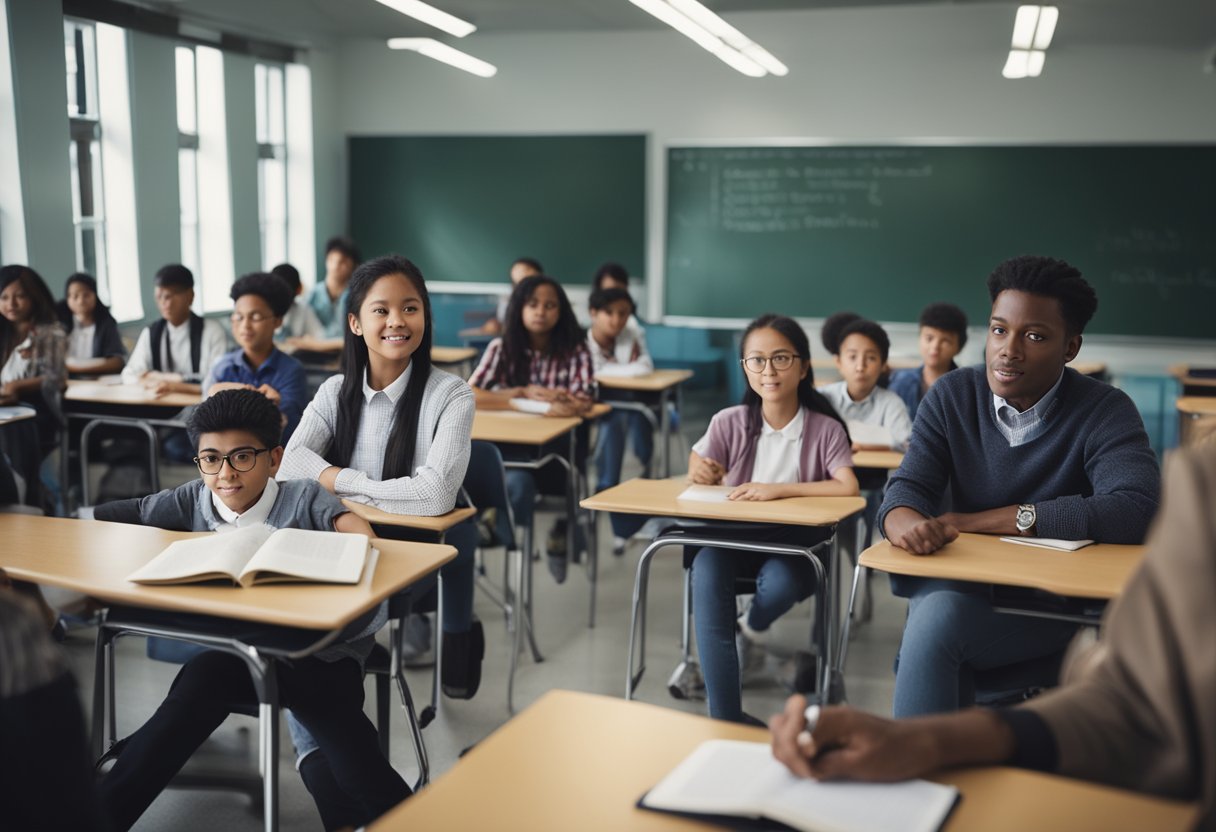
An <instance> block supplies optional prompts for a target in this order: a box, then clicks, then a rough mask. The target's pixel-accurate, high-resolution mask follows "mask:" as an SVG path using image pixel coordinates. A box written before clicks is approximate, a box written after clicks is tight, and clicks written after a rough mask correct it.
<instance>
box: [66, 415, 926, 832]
mask: <svg viewBox="0 0 1216 832" xmlns="http://www.w3.org/2000/svg"><path fill="white" fill-rule="evenodd" d="M686 410H687V412H686V414H685V417H686V418H685V423H684V433H685V435H686V436H688V437H691V438H693V439H695V438H696V437H697V436H699V435H700V434H699V431H700V430H702V429H703V428H704V425H705V423H706V422H707V421H708V417H709V416H710V415H712V405H711V404H709V403H708V402H704V401H699V400H698V397H695V396H690V397H689V403H688V405H687V406H686ZM682 453H683V451H680V450H676V451H675V454H676V458H677V459H678V458H680V457H681V455H682ZM681 467H682V465H681ZM633 473H636V468H635V469H633ZM552 520H553V516H552V515H541V516H540V517H539V519H538V531H540V532H544V531H546V530H547V527H548V524H550V523H551V522H552ZM538 539H540V540H544V536H543V535H538ZM644 545H645V541H644V540H642V539H640V538H638V539H635V540H634V541H633V542H632V543H631V545H630V547H629V550H628V551H627V553H626V555H625V556H624V557H623V558H614V557H612V556H611V555H610V554H608V553H609V551H610V537H609V535H608V532H607V523H606V521H601V524H600V551H601V552H602V553H604V554H603V557H602V559H601V564H600V580H599V593H598V598H599V611H598V619H597V622H596V626H595V628H594V629H590V628H588V627H587V604H588V597H589V592H588V586H589V583H588V581H587V578H586V573H585V571H584V570H582V569H579V568H572V570H571V573H570V577H569V579H568V580H567V581H566V583H565V584H564V585H562V586H557V585H556V584H555V583H554V582H553V581H552V579H551V578H550V577H549V575H548V573H547V571H546V570H545V569H544V562H543V560H542V561H540V562H538V563H537V564H536V566H537V569H536V582H535V583H536V623H537V637H538V640H539V642H540V648H541V650H542V652H543V653H544V656H545V660H544V662H542V663H540V664H535V663H533V662H532V660H531V657H530V656H528V655H525V656H524V657H523V658H521V661H520V667H519V671H518V676H517V680H516V689H515V699H516V704H517V706H518V707H521V708H522V707H526V706H527V705H528V704H529V703H530V702H532V701H533V700H535V699H536V698H537V697H538V696H540V695H541V694H542V693H544V692H545V691H547V690H550V689H553V688H567V689H573V690H582V691H592V692H596V693H602V694H606V695H610V696H621V695H622V694H623V692H624V679H625V658H626V655H625V651H626V642H627V640H628V628H629V604H630V596H631V592H632V586H633V575H634V570H635V567H636V564H637V559H638V555H639V554H640V552H641V550H642V548H643V546H644ZM500 559H501V553H500V552H494V551H491V552H490V553H489V555H488V558H487V563H488V566H489V572H490V574H491V575H500V574H501V567H500V564H501V560H500ZM872 586H873V588H874V615H873V619H872V620H871V621H870V622H868V623H866V624H865V625H864V626H861V627H860V628H855V629H854V637H853V639H852V641H851V646H850V650H849V657H848V665H847V669H846V674H845V678H846V686H847V691H848V697H849V701H850V702H851V703H853V704H855V705H858V706H861V707H864V708H868V709H872V710H874V711H876V712H878V713H889V712H890V707H891V694H892V687H893V679H894V677H893V674H892V671H891V664H892V660H893V658H894V655H895V651H896V648H897V646H898V641H899V634H900V631H901V628H902V625H903V619H904V610H905V604H904V602H903V601H902V600H900V599H897V598H893V597H892V596H891V595H890V593H889V591H888V590H887V582H886V580H885V579H884V578H882V577H881V576H876V577H875V579H874V580H873V582H872ZM680 587H681V581H680V564H679V559H678V557H677V556H676V555H674V554H671V555H662V554H661V555H660V556H659V557H658V558H657V560H656V561H655V564H654V568H653V570H652V578H651V587H650V616H649V619H650V621H649V630H648V633H649V638H648V640H647V649H648V657H647V658H648V661H647V666H648V670H647V673H646V676H645V678H644V679H643V680H642V683H641V686H640V689H639V691H638V694H637V697H638V698H639V699H641V700H643V701H647V702H653V703H660V704H664V705H666V706H668V707H672V708H677V709H680V710H685V711H691V712H694V713H704V706H705V703H704V702H695V701H694V702H689V701H683V702H682V701H677V700H675V699H672V698H671V697H670V696H669V695H668V693H667V691H666V687H665V683H666V680H667V677H668V675H669V673H670V671H671V670H672V668H674V666H675V664H676V662H677V661H678V660H679V637H680V593H681V590H680ZM476 607H477V614H478V615H479V616H480V618H481V619H482V621H483V622H484V623H485V627H486V637H487V649H486V652H487V655H486V660H485V665H484V673H483V679H482V685H481V691H480V692H479V693H478V694H477V696H476V698H474V699H473V700H471V701H467V702H454V701H447V700H445V701H444V703H443V706H442V708H443V710H442V713H441V715H440V716H439V717H438V718H437V719H436V720H435V722H433V723H432V724H431V725H430V726H429V727H428V728H427V729H426V731H425V732H424V735H425V738H426V743H427V749H428V751H429V754H430V760H431V767H432V776H441V775H442V773H443V772H444V771H446V770H447V769H448V768H450V767H451V766H452V765H453V763H454V762H455V761H456V758H457V754H458V753H459V752H460V750H461V749H462V748H465V747H466V746H468V745H470V744H472V743H475V742H477V741H479V740H480V739H482V738H483V737H485V736H486V735H487V734H489V733H490V732H492V731H493V730H494V729H496V728H497V727H498V726H500V725H501V724H502V723H503V722H505V721H506V720H507V719H508V717H509V716H510V714H509V713H508V711H507V706H506V668H507V655H508V653H507V650H508V645H509V636H508V634H507V632H506V628H505V626H504V622H503V616H502V614H501V612H499V611H498V609H497V608H496V607H495V606H494V605H493V604H492V603H491V602H490V601H489V600H488V599H487V598H486V597H485V596H484V595H481V594H480V593H479V594H478V597H477V603H476ZM810 611H811V605H810V604H809V603H804V604H801V605H799V606H798V607H797V608H795V609H794V610H793V611H792V612H791V613H789V614H788V615H787V616H785V618H783V619H782V620H781V621H779V622H778V623H777V625H775V627H774V637H773V643H772V646H771V648H770V651H771V654H772V655H771V656H770V658H769V661H768V669H769V670H770V671H774V670H775V669H776V667H777V664H778V663H779V659H780V657H781V656H782V655H788V653H789V651H791V650H793V649H795V648H797V647H801V646H803V645H805V643H806V639H807V634H808V632H809V627H810ZM92 635H93V634H92V631H90V630H82V631H78V632H74V633H72V634H71V635H70V636H69V640H68V644H67V648H68V652H69V654H70V655H71V657H72V662H73V665H74V667H75V669H76V673H77V677H78V679H79V680H80V687H81V698H82V702H83V703H84V706H85V708H86V710H87V707H88V704H89V702H90V698H89V697H90V688H91V679H92V665H93V652H92V651H93V645H92ZM118 668H119V674H118V676H119V680H118V694H117V696H118V702H119V711H118V713H119V733H120V735H125V734H127V733H130V732H131V731H132V730H134V729H135V728H136V727H138V725H139V724H140V722H141V721H142V720H143V719H145V718H146V717H147V715H148V714H149V713H150V712H151V710H152V709H153V708H155V707H156V705H157V704H158V703H159V701H160V700H161V698H162V697H163V696H164V693H165V691H166V690H167V689H168V686H169V682H170V681H171V680H172V678H173V675H174V673H175V672H176V668H175V667H174V666H170V665H166V664H161V663H157V662H151V661H148V660H147V659H146V658H144V655H143V643H142V642H141V641H138V640H135V639H130V640H125V641H122V642H120V647H119V658H118ZM430 678H431V677H430V672H429V671H416V672H414V671H411V672H410V674H409V680H410V685H411V689H412V691H413V693H414V696H415V699H416V701H418V702H419V703H420V704H421V702H422V700H425V699H428V698H429V689H430ZM367 690H368V700H367V701H368V707H369V709H370V708H371V706H372V702H373V697H374V688H373V685H371V684H370V683H369V684H368V687H367ZM786 695H787V694H786V691H785V690H784V689H783V688H782V687H781V686H780V685H779V684H778V683H777V681H776V679H775V676H774V678H772V679H769V680H767V681H763V682H761V683H760V684H757V685H755V686H749V687H748V688H746V689H745V691H744V707H745V708H746V709H747V711H748V712H749V713H752V714H755V715H757V716H762V717H767V716H768V715H769V714H771V713H773V712H774V711H776V710H777V709H779V708H780V706H781V704H782V703H783V702H784V699H785V697H786ZM255 727H256V726H255V724H254V722H253V720H252V719H248V718H242V717H234V718H232V719H230V720H229V721H228V723H226V724H225V725H224V727H223V728H221V729H220V731H219V732H217V734H216V737H215V738H214V739H213V741H212V743H211V745H212V746H213V749H209V751H211V750H214V751H216V752H217V753H215V754H210V753H209V754H208V755H207V757H206V760H207V761H212V760H218V762H219V764H221V765H232V763H231V761H230V760H231V757H232V756H233V754H234V750H236V751H239V750H241V749H244V750H245V751H246V753H247V755H248V758H249V760H250V761H252V760H253V757H254V754H255V751H256V745H255V744H256V737H257V733H256V730H255ZM283 736H284V745H285V746H286V747H285V748H284V750H283V753H282V756H281V769H280V771H281V777H280V783H281V785H280V795H281V804H282V812H281V823H282V828H283V829H290V830H295V829H301V830H315V829H321V824H320V820H319V818H318V816H317V813H316V810H315V808H314V807H313V804H312V800H311V798H310V797H309V795H308V794H307V792H306V791H305V790H304V787H303V785H302V784H301V782H300V780H299V777H298V776H297V775H296V774H295V773H294V771H293V767H292V753H291V750H290V743H289V742H288V741H287V740H286V730H285V729H284V732H283ZM576 739H577V738H572V740H576ZM391 744H392V745H391V759H392V762H393V764H394V765H395V766H396V767H397V769H398V770H399V771H401V772H402V774H403V775H404V776H406V778H407V779H412V777H413V776H414V770H415V763H414V759H413V755H412V751H411V747H410V743H409V736H408V732H407V730H406V727H405V720H404V718H403V716H402V714H401V712H400V710H399V709H395V710H394V713H393V731H392V741H391ZM219 752H222V753H219ZM260 823H261V820H260V816H259V815H258V814H257V813H255V812H254V811H251V802H250V800H249V798H247V797H245V796H243V795H240V794H236V793H232V792H222V791H193V790H181V789H170V790H169V791H167V792H165V794H163V795H162V796H161V797H160V798H159V799H158V800H157V801H156V803H154V804H153V806H152V807H151V808H150V809H149V811H148V812H147V813H146V814H145V816H144V818H143V819H142V821H141V822H140V824H139V825H138V826H137V827H136V828H137V829H139V830H160V829H165V830H168V829H172V830H196V829H197V830H215V829H225V830H242V829H248V830H255V829H259V828H260Z"/></svg>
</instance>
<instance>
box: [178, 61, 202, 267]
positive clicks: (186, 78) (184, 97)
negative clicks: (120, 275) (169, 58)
mask: <svg viewBox="0 0 1216 832" xmlns="http://www.w3.org/2000/svg"><path fill="white" fill-rule="evenodd" d="M177 182H178V194H179V201H180V204H179V212H180V215H181V235H182V248H181V258H182V265H183V266H185V267H186V268H188V269H189V270H190V271H192V272H194V274H195V275H198V274H199V267H200V258H199V222H198V86H197V81H196V73H195V66H194V49H192V48H191V47H189V46H179V47H177Z"/></svg>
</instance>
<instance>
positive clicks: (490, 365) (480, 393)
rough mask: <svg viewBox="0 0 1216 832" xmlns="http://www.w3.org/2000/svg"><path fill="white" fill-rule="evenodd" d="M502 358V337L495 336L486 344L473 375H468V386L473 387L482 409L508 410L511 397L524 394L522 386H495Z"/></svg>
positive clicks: (475, 398)
mask: <svg viewBox="0 0 1216 832" xmlns="http://www.w3.org/2000/svg"><path fill="white" fill-rule="evenodd" d="M502 360H503V355H502V339H501V338H495V339H494V340H493V341H491V342H490V343H489V345H487V346H486V351H485V352H484V353H482V356H481V361H480V362H478V364H477V369H476V370H474V371H473V375H471V376H469V386H470V387H472V388H473V397H474V401H475V402H476V405H477V407H479V408H481V409H482V410H510V409H511V399H514V398H517V397H519V396H522V395H523V394H524V388H522V387H504V388H499V387H498V386H497V379H498V374H499V365H500V364H501V362H502Z"/></svg>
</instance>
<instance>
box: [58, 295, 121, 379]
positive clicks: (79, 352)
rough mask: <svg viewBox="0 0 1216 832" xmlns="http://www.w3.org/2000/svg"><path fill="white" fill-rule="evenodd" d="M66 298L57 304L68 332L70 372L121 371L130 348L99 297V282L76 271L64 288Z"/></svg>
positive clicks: (108, 309)
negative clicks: (123, 340)
mask: <svg viewBox="0 0 1216 832" xmlns="http://www.w3.org/2000/svg"><path fill="white" fill-rule="evenodd" d="M63 295H64V299H63V300H61V301H59V303H57V304H56V305H55V313H56V315H58V317H59V323H60V325H62V326H63V331H64V332H66V333H67V334H68V354H67V367H68V370H69V372H73V373H89V374H96V375H105V374H107V373H119V372H122V367H123V364H125V363H126V361H127V348H126V347H125V346H123V343H122V335H121V334H120V333H119V331H118V321H116V320H114V316H113V315H111V314H110V308H109V307H108V306H106V305H105V304H104V303H102V302H101V301H100V300H99V299H98V298H97V281H96V280H94V279H93V276H92V275H88V274H85V273H84V272H77V273H76V274H74V275H72V276H71V277H69V278H68V281H67V283H66V284H65V285H64V287H63Z"/></svg>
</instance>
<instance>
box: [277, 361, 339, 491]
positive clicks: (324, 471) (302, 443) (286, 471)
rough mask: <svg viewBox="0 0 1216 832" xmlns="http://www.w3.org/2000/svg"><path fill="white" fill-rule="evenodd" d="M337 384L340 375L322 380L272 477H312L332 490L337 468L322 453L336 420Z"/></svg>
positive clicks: (293, 478) (325, 448)
mask: <svg viewBox="0 0 1216 832" xmlns="http://www.w3.org/2000/svg"><path fill="white" fill-rule="evenodd" d="M341 386H342V380H341V379H340V378H337V377H334V378H330V379H328V380H326V381H325V383H324V384H322V385H321V387H320V389H319V390H317V394H316V395H315V396H313V399H312V401H311V402H309V403H308V406H307V407H305V408H304V414H303V415H302V416H301V417H300V424H299V425H297V426H296V429H295V432H294V433H292V435H291V439H290V440H288V442H287V449H286V450H285V451H283V462H282V463H281V464H280V465H279V473H278V474H276V475H275V477H276V479H278V480H280V481H282V480H316V481H317V482H319V483H320V484H321V486H322V487H324V488H325V490H327V491H330V492H332V491H333V479H334V477H335V476H336V475H337V472H338V471H339V470H341V469H339V468H338V467H337V466H335V465H331V464H330V463H329V462H328V461H327V460H326V459H325V457H324V456H323V454H326V453H328V452H329V446H330V444H331V443H332V442H333V438H334V429H335V426H336V425H337V422H338V390H339V389H340V388H341Z"/></svg>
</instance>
